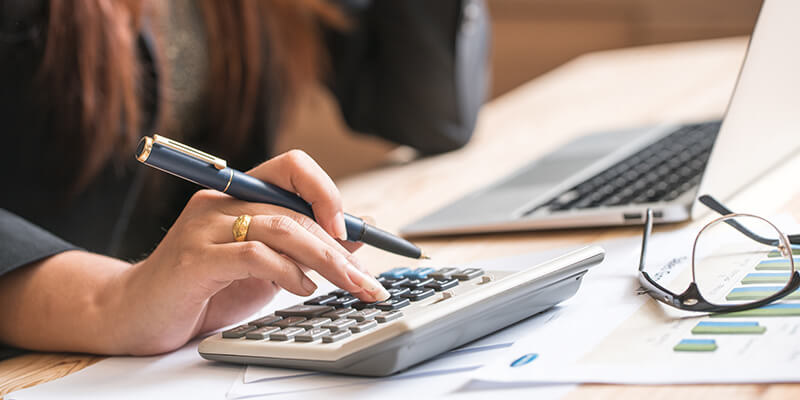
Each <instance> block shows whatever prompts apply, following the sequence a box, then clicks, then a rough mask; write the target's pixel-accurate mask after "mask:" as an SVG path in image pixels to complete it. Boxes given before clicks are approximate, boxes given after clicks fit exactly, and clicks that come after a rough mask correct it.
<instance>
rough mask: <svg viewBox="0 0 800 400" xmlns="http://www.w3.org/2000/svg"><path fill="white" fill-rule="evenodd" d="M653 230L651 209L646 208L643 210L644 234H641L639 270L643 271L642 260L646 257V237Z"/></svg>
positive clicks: (647, 237)
mask: <svg viewBox="0 0 800 400" xmlns="http://www.w3.org/2000/svg"><path fill="white" fill-rule="evenodd" d="M652 231H653V210H652V209H650V208H648V209H647V211H646V212H645V219H644V234H643V235H642V253H641V254H640V255H639V271H644V260H645V258H646V255H647V254H646V249H647V239H649V238H650V233H651V232H652Z"/></svg>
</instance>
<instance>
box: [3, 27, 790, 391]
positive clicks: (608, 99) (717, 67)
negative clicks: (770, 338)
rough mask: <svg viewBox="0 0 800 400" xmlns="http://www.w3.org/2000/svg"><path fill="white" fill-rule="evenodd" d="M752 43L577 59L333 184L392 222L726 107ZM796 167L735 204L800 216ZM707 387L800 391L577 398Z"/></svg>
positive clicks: (483, 252)
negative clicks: (565, 153)
mask: <svg viewBox="0 0 800 400" xmlns="http://www.w3.org/2000/svg"><path fill="white" fill-rule="evenodd" d="M745 47H746V40H745V39H743V38H735V39H726V40H715V41H706V42H695V43H682V44H671V45H659V46H653V47H644V48H635V49H629V50H618V51H609V52H603V53H595V54H591V55H587V56H583V57H580V58H578V59H576V60H574V61H572V62H570V63H568V64H566V65H564V66H563V67H561V68H559V69H557V70H555V71H553V72H551V73H548V74H546V75H544V76H542V77H540V78H538V79H536V80H534V81H532V82H530V83H528V84H526V85H524V86H522V87H520V88H519V89H517V90H515V91H512V92H510V93H509V94H507V95H505V96H502V97H500V98H498V99H496V100H494V101H492V102H491V104H488V105H487V106H486V107H485V108H484V110H483V111H482V114H481V117H480V123H479V127H478V129H477V132H476V133H475V137H474V139H473V141H472V142H471V143H470V144H469V146H467V147H466V148H465V149H463V150H461V151H458V152H454V153H450V154H446V155H442V156H438V157H432V158H428V159H424V160H419V161H416V162H413V163H410V164H407V165H393V166H387V167H384V168H381V169H378V170H374V171H371V172H369V173H364V174H361V175H358V176H356V177H353V178H350V179H347V180H344V181H341V182H338V183H339V186H340V189H341V191H342V194H343V196H344V201H345V208H346V209H347V210H349V211H351V212H354V213H356V214H357V215H369V216H372V217H375V218H376V220H377V221H378V223H379V224H380V225H381V226H382V227H385V228H388V229H390V230H392V229H397V228H399V227H400V226H402V225H403V224H405V223H408V222H410V221H411V220H413V219H415V218H418V217H420V216H422V215H424V214H426V213H428V212H430V211H432V210H434V209H435V208H438V207H439V206H441V205H444V204H445V203H447V202H449V201H451V200H453V199H455V198H457V197H459V196H461V195H463V194H465V193H467V192H469V191H471V190H474V189H476V188H479V187H480V186H482V185H485V184H487V183H489V182H491V181H492V180H495V179H497V178H498V177H500V176H502V175H504V174H506V173H508V172H510V171H512V170H514V169H515V168H517V167H519V166H521V165H522V164H524V163H526V162H527V161H529V160H530V159H531V158H533V157H536V156H538V155H542V154H544V153H546V152H548V151H550V150H552V149H554V148H556V147H557V146H559V145H560V144H562V143H564V142H566V141H568V140H569V139H570V138H572V137H574V136H576V135H578V134H581V133H585V132H590V131H596V130H601V129H613V128H618V127H624V126H631V125H638V124H647V123H656V122H662V121H667V120H670V121H677V120H699V119H704V118H709V117H716V116H720V115H722V113H723V111H724V109H725V106H726V104H727V100H728V98H729V96H730V94H731V91H732V89H733V85H734V83H735V80H736V76H737V73H738V70H739V65H740V63H741V60H742V57H743V56H744V52H745ZM798 170H800V157H795V160H793V161H792V162H790V163H788V164H786V165H784V166H783V167H782V168H779V169H778V170H777V171H776V172H775V173H773V174H772V175H771V176H770V177H769V178H767V179H765V180H762V181H761V182H760V183H759V184H758V185H756V186H755V187H753V188H751V189H749V190H747V191H745V192H744V193H742V194H741V195H740V196H737V198H736V199H734V200H733V201H732V202H731V205H732V206H733V207H734V208H735V209H740V210H743V209H746V210H748V211H751V212H758V213H764V214H771V213H774V212H775V211H777V210H784V211H786V210H788V211H790V212H793V213H794V214H795V216H796V217H800V195H799V193H798V192H797V191H795V192H794V193H791V192H787V191H786V190H776V186H777V185H775V184H774V183H775V181H776V180H777V179H780V177H785V176H787V175H788V174H789V173H790V172H792V171H798ZM785 187H786V186H785V185H784V186H782V187H780V186H778V188H781V189H783V188H785ZM792 189H797V187H795V188H792ZM765 193H769V196H764V194H765ZM387 199H388V200H387ZM639 234H640V229H639V228H630V229H590V230H572V231H558V232H538V233H514V234H494V235H483V236H469V237H447V238H437V239H426V240H422V241H419V243H420V244H421V245H422V246H423V247H424V248H425V250H426V251H427V252H428V253H430V254H433V255H434V256H435V261H430V262H429V263H430V265H433V266H435V265H446V264H450V263H458V262H465V261H470V260H477V259H484V258H491V257H497V256H504V255H512V254H520V253H525V252H531V251H536V250H541V249H549V248H556V247H562V246H568V245H575V244H579V243H588V242H593V241H599V240H605V239H610V238H614V237H620V236H626V235H639ZM359 255H360V257H361V258H362V260H363V261H364V262H365V263H366V265H370V266H371V267H372V268H373V269H374V271H375V272H379V271H381V270H385V269H388V268H390V267H392V266H396V265H409V262H408V260H406V259H402V258H400V257H396V256H392V255H389V254H386V253H382V252H379V251H376V250H373V249H363V250H361V251H360V252H359ZM420 264H422V262H420ZM100 359H102V358H101V357H96V356H82V355H59V354H29V355H24V356H21V357H17V358H14V359H10V360H6V361H3V362H0V394H3V393H8V392H10V391H12V390H16V389H20V388H23V387H27V386H31V385H35V384H38V383H41V382H46V381H49V380H52V379H55V378H58V377H61V376H64V375H67V374H69V373H72V372H75V371H77V370H80V369H81V368H84V367H85V366H87V365H91V364H92V363H95V362H97V361H98V360H100ZM515 390H520V389H515ZM701 395H702V396H711V397H719V398H722V397H725V398H730V397H743V398H798V397H800V385H724V386H721V385H720V386H714V385H697V386H682V387H675V386H639V387H634V386H621V385H584V386H581V387H580V388H579V389H577V390H576V391H574V392H573V393H572V394H571V395H570V397H571V398H587V397H591V398H614V399H620V398H631V399H634V398H635V399H639V398H642V397H645V396H648V397H653V396H655V397H656V398H670V399H672V398H675V397H676V396H691V397H692V398H695V397H699V396H701Z"/></svg>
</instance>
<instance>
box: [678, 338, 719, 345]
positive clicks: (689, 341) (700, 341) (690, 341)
mask: <svg viewBox="0 0 800 400" xmlns="http://www.w3.org/2000/svg"><path fill="white" fill-rule="evenodd" d="M681 343H683V344H714V343H717V342H716V341H715V340H714V339H683V340H681Z"/></svg>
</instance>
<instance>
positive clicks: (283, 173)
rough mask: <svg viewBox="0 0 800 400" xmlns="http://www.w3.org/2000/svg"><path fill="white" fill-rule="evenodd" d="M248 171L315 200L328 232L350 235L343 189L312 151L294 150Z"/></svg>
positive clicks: (318, 216) (339, 236) (342, 236)
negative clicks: (346, 223) (344, 210)
mask: <svg viewBox="0 0 800 400" xmlns="http://www.w3.org/2000/svg"><path fill="white" fill-rule="evenodd" d="M247 174H248V175H252V176H253V177H256V178H258V179H261V180H263V181H265V182H269V183H272V184H274V185H278V186H280V187H282V188H284V189H286V190H289V191H291V192H295V193H297V194H299V195H300V197H302V198H303V199H304V200H305V201H307V202H309V203H311V208H312V209H313V211H314V218H315V219H316V220H317V222H319V224H320V225H321V226H322V227H323V228H324V229H325V231H326V232H328V233H329V234H330V235H331V236H333V237H335V238H337V239H340V240H345V239H347V230H346V228H345V223H344V212H343V211H342V199H341V197H340V196H339V189H337V188H336V185H335V184H334V183H333V180H331V178H330V177H329V176H328V174H326V173H325V171H323V170H322V168H321V167H320V166H319V165H318V164H317V163H316V161H314V160H313V159H312V158H311V157H310V156H308V154H306V153H304V152H303V151H300V150H291V151H288V152H286V153H284V154H281V155H279V156H277V157H275V158H273V159H271V160H269V161H267V162H265V163H263V164H261V165H259V166H258V167H256V168H253V169H251V170H250V171H247Z"/></svg>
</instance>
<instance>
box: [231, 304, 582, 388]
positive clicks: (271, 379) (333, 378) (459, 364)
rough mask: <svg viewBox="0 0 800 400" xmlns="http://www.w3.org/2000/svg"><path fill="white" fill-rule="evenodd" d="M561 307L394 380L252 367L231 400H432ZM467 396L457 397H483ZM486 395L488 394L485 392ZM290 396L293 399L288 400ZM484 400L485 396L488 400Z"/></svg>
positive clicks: (463, 382)
mask: <svg viewBox="0 0 800 400" xmlns="http://www.w3.org/2000/svg"><path fill="white" fill-rule="evenodd" d="M557 310H558V309H557V308H556V309H552V310H549V311H546V312H544V313H542V314H540V315H539V316H537V317H535V318H529V319H527V320H525V321H522V322H520V323H518V324H515V325H513V326H512V327H509V328H507V329H505V330H502V331H500V332H497V333H495V334H494V335H490V336H488V337H485V338H483V339H480V340H477V341H475V342H473V343H470V344H467V345H465V346H463V347H461V348H458V349H455V350H452V351H449V352H447V353H444V354H442V355H440V356H438V357H435V358H433V359H432V360H429V361H427V362H424V363H422V364H420V365H418V366H416V367H413V368H411V369H409V370H407V371H405V372H401V373H399V374H396V375H393V376H389V377H378V378H375V377H357V376H345V375H335V374H328V373H321V372H313V371H300V370H289V369H281V368H266V367H259V366H248V367H247V370H246V372H245V373H243V374H242V376H240V377H239V378H238V379H237V380H236V382H235V383H234V385H233V386H232V387H231V390H230V391H229V392H228V395H227V399H229V400H235V399H253V398H259V397H264V398H272V396H278V397H280V398H292V397H293V396H297V398H298V399H300V398H306V399H307V398H309V396H324V397H325V398H326V399H330V398H347V399H351V398H352V397H353V396H363V397H364V398H377V397H380V398H385V399H386V398H398V397H403V398H407V397H408V396H409V395H410V394H412V393H413V392H416V390H417V389H413V390H411V391H410V388H414V387H418V388H420V389H422V388H424V390H425V393H424V395H421V396H423V397H433V396H440V395H445V394H448V393H453V392H456V391H458V390H459V388H461V387H462V386H464V385H466V384H467V383H468V382H469V380H470V379H469V378H470V374H469V373H470V372H472V371H474V370H476V369H478V368H480V367H481V366H483V365H484V363H486V362H487V361H488V360H491V359H492V358H494V357H496V356H498V355H500V354H502V353H503V350H506V349H508V348H510V347H511V345H512V344H513V342H514V340H516V339H517V338H519V337H522V336H524V335H526V334H528V333H530V332H531V331H533V330H535V329H539V328H540V327H541V326H542V325H544V324H546V323H547V321H548V319H549V317H550V315H552V314H554V313H555V312H556V311H557ZM570 388H571V386H563V385H562V386H556V387H550V388H548V389H547V390H544V391H537V392H536V393H537V397H538V398H557V397H559V396H560V395H562V394H563V393H565V392H566V391H568V390H569V389H570ZM480 393H483V392H482V391H481V392H475V393H472V394H469V393H466V392H462V393H459V394H458V398H462V397H463V398H468V397H470V396H472V395H475V396H478V397H476V398H479V397H480V396H479V394H480ZM483 395H485V393H483ZM287 396H288V397H287ZM483 398H485V397H483Z"/></svg>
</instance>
